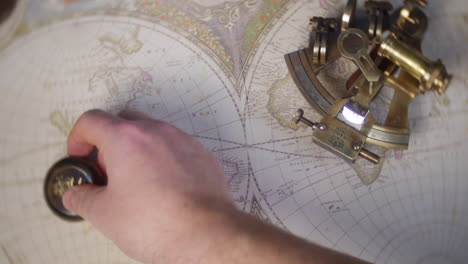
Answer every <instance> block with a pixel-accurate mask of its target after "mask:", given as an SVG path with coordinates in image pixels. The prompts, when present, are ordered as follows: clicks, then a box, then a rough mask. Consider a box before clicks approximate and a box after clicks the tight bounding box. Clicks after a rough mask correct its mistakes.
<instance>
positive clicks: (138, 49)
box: [0, 15, 248, 263]
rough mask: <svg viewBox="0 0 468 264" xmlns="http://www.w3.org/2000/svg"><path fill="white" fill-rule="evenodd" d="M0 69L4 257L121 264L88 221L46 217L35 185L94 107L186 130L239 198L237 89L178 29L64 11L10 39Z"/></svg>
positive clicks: (240, 200)
mask: <svg viewBox="0 0 468 264" xmlns="http://www.w3.org/2000/svg"><path fill="white" fill-rule="evenodd" d="M66 33H69V34H66ZM70 33H72V34H70ZM0 72H1V73H0V75H1V78H2V80H3V87H2V89H3V90H2V92H3V93H2V97H1V98H0V105H1V106H0V107H1V108H2V112H1V113H0V121H1V122H2V124H3V125H2V128H3V127H4V128H3V129H2V132H1V133H0V146H1V150H0V172H1V174H2V175H4V177H3V179H2V182H1V186H0V188H1V189H2V190H1V191H0V197H1V202H0V214H1V215H2V220H1V222H2V225H0V234H1V235H0V244H1V246H2V249H3V250H4V251H5V252H8V256H9V258H11V259H12V261H15V262H21V263H37V262H41V263H55V262H67V263H120V262H122V263H124V260H125V263H128V261H129V260H127V258H126V257H125V256H123V254H122V253H121V252H120V251H119V250H118V249H117V248H115V247H114V246H112V245H111V244H110V242H108V241H106V240H105V239H104V238H103V237H102V236H101V235H99V234H98V233H97V232H96V231H94V229H93V228H92V227H91V225H90V224H89V223H86V222H83V223H79V224H72V225H70V223H66V222H64V221H63V220H60V219H58V218H57V217H56V216H54V215H53V214H52V213H51V212H50V211H49V209H48V208H47V205H46V204H45V201H44V199H43V194H42V193H41V186H42V184H43V180H44V177H45V173H46V171H47V169H48V166H50V165H51V164H53V162H55V161H56V160H58V159H60V158H62V157H63V156H65V154H66V151H65V146H66V144H65V142H66V137H67V135H68V132H69V131H70V129H71V127H72V125H73V123H74V122H75V121H76V120H77V118H78V117H79V116H80V115H81V114H82V113H83V112H84V111H86V110H88V109H92V108H101V109H105V110H108V111H111V112H113V113H117V112H119V111H121V110H123V109H127V108H132V109H135V110H140V111H143V112H146V113H148V114H150V115H152V116H153V117H155V118H158V119H161V120H164V121H167V122H169V123H171V124H173V125H175V126H176V127H178V128H180V129H182V130H183V131H185V132H186V133H188V134H191V135H193V136H194V137H196V138H197V139H198V140H199V141H200V142H201V143H202V144H203V145H204V146H205V147H206V148H208V149H209V150H211V151H213V152H214V153H215V154H216V155H217V157H218V158H219V160H220V162H221V164H222V166H223V167H224V169H225V174H226V177H227V180H228V182H229V185H230V188H231V190H232V193H233V198H234V200H235V201H236V203H237V205H238V206H239V207H241V208H242V207H243V206H244V203H245V199H246V196H247V192H248V187H247V186H246V185H247V183H248V173H247V165H246V164H247V161H246V155H247V153H246V151H245V150H243V149H234V150H229V149H230V147H232V145H244V141H245V137H244V130H243V129H244V128H243V125H242V122H241V119H240V117H239V109H238V106H237V104H238V102H237V101H238V95H237V94H236V92H235V89H234V87H233V85H232V82H231V80H230V79H229V77H228V76H227V75H225V74H224V71H223V68H222V67H221V66H219V64H218V62H217V61H216V58H215V56H214V55H213V54H210V53H207V52H206V50H205V49H203V48H202V47H199V46H197V45H196V44H195V43H194V40H190V41H189V40H188V37H187V36H185V35H183V34H182V33H180V34H179V33H178V32H176V29H174V28H171V29H168V26H167V25H162V24H154V23H151V22H147V21H144V20H140V19H136V18H129V17H119V16H106V15H94V16H85V17H78V18H72V19H69V20H65V21H63V22H56V23H54V24H51V25H48V26H45V27H43V28H41V29H38V30H36V31H34V32H33V33H30V34H28V35H26V36H24V37H22V38H20V39H18V40H16V41H15V42H13V43H12V45H10V46H9V47H8V48H6V49H5V50H4V51H2V52H1V53H0ZM77 248H79V249H80V251H81V252H82V253H79V252H76V249H77ZM2 261H3V260H2V259H1V258H0V262H2ZM119 261H120V262H119Z"/></svg>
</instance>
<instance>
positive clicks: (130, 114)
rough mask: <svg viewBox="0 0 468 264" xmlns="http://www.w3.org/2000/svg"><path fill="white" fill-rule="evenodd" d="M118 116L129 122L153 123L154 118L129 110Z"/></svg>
mask: <svg viewBox="0 0 468 264" xmlns="http://www.w3.org/2000/svg"><path fill="white" fill-rule="evenodd" d="M118 116H119V117H121V118H123V119H127V120H130V121H143V120H151V121H154V118H152V117H151V116H149V115H147V114H145V113H142V112H139V111H135V110H129V109H127V110H124V111H122V112H120V113H119V115H118Z"/></svg>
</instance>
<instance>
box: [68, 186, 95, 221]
mask: <svg viewBox="0 0 468 264" xmlns="http://www.w3.org/2000/svg"><path fill="white" fill-rule="evenodd" d="M102 190H104V187H102V186H97V185H93V184H83V185H79V186H75V187H73V188H70V189H69V190H68V191H66V192H65V194H64V195H63V198H62V199H63V200H62V201H63V205H64V206H65V208H67V209H68V210H70V211H72V212H74V213H76V214H78V215H79V216H81V217H83V218H85V219H88V220H90V219H93V218H95V217H96V216H97V215H98V214H99V206H98V204H100V203H99V201H100V200H101V199H102V198H101V196H102Z"/></svg>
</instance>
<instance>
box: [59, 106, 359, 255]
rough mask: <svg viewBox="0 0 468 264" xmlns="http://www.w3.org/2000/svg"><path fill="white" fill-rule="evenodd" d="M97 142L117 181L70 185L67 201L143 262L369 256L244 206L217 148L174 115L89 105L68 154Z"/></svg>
mask: <svg viewBox="0 0 468 264" xmlns="http://www.w3.org/2000/svg"><path fill="white" fill-rule="evenodd" d="M94 147H97V148H98V149H99V155H98V161H99V165H100V167H101V168H102V169H103V170H104V172H105V174H106V175H107V179H108V184H107V186H95V185H82V186H79V187H75V188H74V189H72V190H69V191H68V192H67V193H66V194H65V196H64V203H65V206H66V207H67V208H68V209H69V210H71V211H73V212H76V213H77V214H79V215H80V216H82V217H83V218H85V219H86V220H88V221H89V222H91V223H92V224H93V225H94V227H95V228H96V229H98V230H99V231H100V232H102V234H103V235H104V236H106V237H107V238H109V239H110V240H112V241H113V242H114V243H115V244H116V245H117V246H118V247H119V248H120V249H121V250H122V251H123V252H124V253H125V254H127V255H128V256H129V257H131V258H133V259H136V260H138V261H140V262H142V263H148V264H157V263H158V264H159V263H164V264H182V263H183V264H190V263H197V264H211V263H213V264H215V263H216V264H218V263H225V264H231V263H245V264H250V263H252V264H254V263H255V264H263V263H265V264H267V263H268V264H271V263H278V264H282V263H284V264H302V263H304V264H306V263H307V264H315V263H351V264H353V263H366V262H363V261H361V260H358V259H356V258H353V257H350V256H347V255H344V254H341V253H338V252H335V251H332V250H330V249H326V248H323V247H320V246H317V245H314V244H311V243H308V242H306V241H304V240H302V239H300V238H297V237H295V236H293V235H291V234H289V233H287V232H285V231H282V230H280V229H278V228H276V227H274V226H271V225H268V224H265V223H263V222H261V221H260V220H258V219H256V218H254V217H252V216H249V215H247V214H245V213H243V212H241V211H240V210H238V209H237V208H236V207H235V205H234V203H233V201H232V198H231V195H230V193H229V190H228V187H227V185H226V182H225V180H224V175H223V170H222V168H221V166H220V164H219V162H218V160H217V159H216V158H215V156H214V155H213V154H211V153H210V152H208V151H207V150H205V149H204V148H203V146H202V145H201V144H200V143H199V142H197V141H196V140H195V139H194V138H193V137H191V136H189V135H187V134H185V133H184V132H182V131H180V130H178V129H177V128H175V127H173V126H171V125H169V124H167V123H164V122H161V121H157V120H154V119H152V118H151V117H149V116H147V115H145V114H143V113H140V112H135V111H125V112H122V113H120V114H119V115H118V116H115V115H112V114H110V113H107V112H104V111H101V110H92V111H88V112H86V113H85V114H84V115H83V116H82V117H81V118H80V119H79V120H78V122H77V123H76V124H75V126H74V128H73V129H72V131H71V133H70V136H69V138H68V154H69V155H71V156H87V155H89V154H90V153H91V152H92V151H93V149H94Z"/></svg>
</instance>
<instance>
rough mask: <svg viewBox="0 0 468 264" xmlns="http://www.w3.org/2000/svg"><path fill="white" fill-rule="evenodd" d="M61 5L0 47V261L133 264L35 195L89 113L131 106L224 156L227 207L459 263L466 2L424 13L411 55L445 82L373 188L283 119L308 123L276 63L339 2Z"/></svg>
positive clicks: (43, 8) (366, 251) (356, 243)
mask: <svg viewBox="0 0 468 264" xmlns="http://www.w3.org/2000/svg"><path fill="white" fill-rule="evenodd" d="M26 2H28V1H26ZM66 2H73V1H64V2H62V1H59V0H46V1H32V2H30V3H29V2H28V4H29V9H27V10H28V11H27V12H26V16H25V17H24V19H23V22H22V24H21V25H20V26H19V27H18V28H15V29H16V35H14V36H12V38H11V40H10V35H11V34H9V35H8V36H7V35H4V38H5V39H3V41H6V38H7V37H8V43H9V44H8V45H6V47H5V48H4V49H3V50H2V51H0V110H1V111H0V124H1V129H0V263H8V264H27V263H70V264H72V263H91V264H92V263H114V264H115V263H132V262H131V260H129V259H128V258H127V257H126V256H124V255H123V254H122V253H120V251H119V250H118V249H117V248H116V247H115V246H114V245H113V244H112V243H110V242H109V241H107V240H106V239H105V238H104V237H103V236H102V235H100V234H99V233H98V232H97V231H96V230H95V229H94V228H93V227H92V226H91V225H90V224H89V223H87V222H81V223H68V222H64V221H63V220H61V219H59V218H57V217H55V216H54V215H53V214H52V213H51V212H50V210H49V209H48V208H47V205H46V203H45V200H44V197H43V193H42V185H43V181H44V177H45V173H46V171H47V169H48V167H49V166H50V165H51V164H52V163H53V162H54V161H56V160H58V159H60V158H61V157H63V156H65V154H66V149H65V142H66V137H67V135H68V133H69V131H70V129H71V127H72V125H73V123H74V122H75V121H76V119H77V118H78V117H79V116H80V115H81V114H82V113H83V112H84V111H86V110H88V109H92V108H101V109H105V110H108V111H111V112H114V113H115V112H119V111H121V110H123V109H128V108H130V109H137V110H140V111H144V112H146V113H148V114H151V115H152V116H153V117H155V118H158V119H162V120H165V121H167V122H169V123H171V124H173V125H175V126H177V127H179V128H180V129H182V130H184V131H186V132H187V133H189V134H191V135H193V136H194V137H196V138H197V139H198V140H199V141H200V142H202V143H203V144H204V145H205V146H206V147H207V148H208V149H209V150H210V151H212V152H214V153H215V154H216V155H217V157H218V158H219V159H220V161H221V163H222V165H223V167H224V169H225V174H226V179H227V182H228V184H229V186H230V188H231V190H232V193H233V197H234V199H235V202H236V204H237V205H238V206H239V208H241V209H242V210H245V211H247V212H249V213H251V214H253V215H255V216H257V217H259V218H261V219H263V220H264V221H266V222H269V223H272V224H274V225H277V226H279V227H281V228H283V229H285V230H288V231H290V232H292V233H294V234H296V235H298V236H301V237H303V238H306V239H308V240H310V241H313V242H315V243H318V244H321V245H324V246H327V247H331V248H336V249H338V250H341V251H344V252H347V253H349V254H351V255H354V256H357V257H360V258H363V259H365V260H368V261H371V262H376V263H430V264H432V263H464V262H465V260H466V259H467V258H468V251H467V250H466V249H467V248H468V203H467V202H466V201H468V162H466V160H467V158H466V157H467V154H468V150H467V147H468V136H467V135H468V116H467V114H468V90H467V81H466V77H465V76H466V73H467V72H468V67H467V64H466V61H467V59H468V58H467V56H468V52H467V51H466V48H465V46H466V41H468V30H467V22H468V7H466V5H464V4H463V1H461V0H450V1H443V2H441V1H430V3H429V6H428V8H427V12H428V14H429V17H430V19H431V20H430V22H431V24H430V27H429V30H428V33H427V36H426V41H425V42H424V43H423V50H424V51H425V53H426V54H428V56H429V57H430V58H431V59H437V58H442V59H443V60H444V63H445V64H446V66H447V68H448V70H449V72H451V73H452V74H453V75H454V78H453V81H452V85H451V86H450V88H449V90H448V91H447V93H446V94H445V95H443V96H437V95H435V94H426V95H424V96H421V97H419V98H417V99H416V100H415V101H414V103H413V104H412V105H411V108H410V123H411V129H412V135H411V143H410V148H409V150H408V151H395V152H394V151H391V152H387V154H386V157H385V162H384V164H383V167H382V172H381V175H380V177H379V179H378V180H377V181H375V182H374V183H373V184H371V185H365V184H363V183H362V182H361V180H360V178H359V177H358V175H357V172H356V171H355V170H354V169H353V168H351V167H350V166H349V165H347V164H346V163H345V162H343V161H342V160H341V159H339V158H337V157H335V156H334V155H332V154H330V153H328V152H326V151H324V150H322V149H321V148H319V147H318V146H316V145H314V144H312V140H311V131H310V130H309V129H307V128H306V127H302V126H297V125H295V124H293V123H292V122H291V121H290V119H291V116H292V115H293V114H294V112H295V111H296V110H297V108H304V109H306V110H307V112H308V114H309V116H310V117H312V118H317V117H318V116H317V115H316V114H315V115H314V113H312V110H311V108H310V107H309V106H308V105H307V103H306V101H305V100H304V99H303V98H302V96H301V94H300V93H299V91H298V90H297V88H296V87H295V85H294V82H293V81H292V79H291V77H290V76H289V74H288V70H287V67H286V64H285V62H284V58H283V55H284V54H286V53H289V52H292V51H295V50H297V49H299V48H303V47H306V46H307V45H308V41H309V40H308V37H309V35H308V34H309V33H308V32H309V30H310V29H309V23H308V22H309V18H310V17H312V16H339V13H340V12H341V11H340V10H342V8H343V6H344V4H345V2H344V1H337V0H311V1H306V0H290V1H286V0H263V1H262V0H233V1H215V0H195V1H184V0H177V1H163V0H161V1H153V0H119V1H110V0H106V1H104V0H103V1H86V0H82V1H76V2H74V3H66ZM16 19H17V18H16ZM347 68H348V66H347V65H346V64H344V66H343V67H342V68H340V69H336V70H337V71H339V72H341V73H346V71H347ZM348 70H349V69H348ZM181 250H183V249H181Z"/></svg>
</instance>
